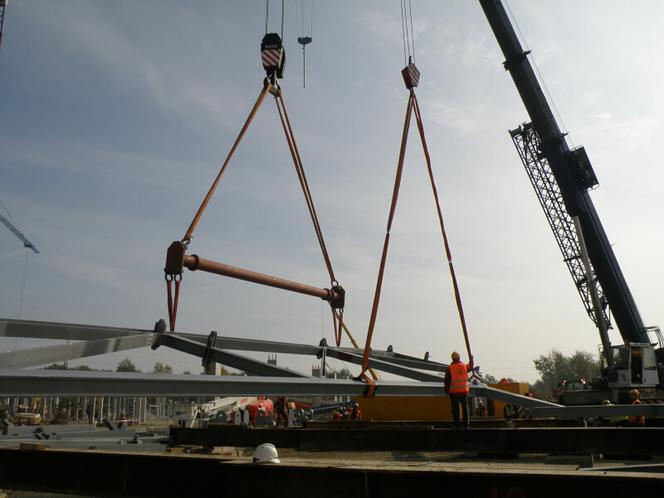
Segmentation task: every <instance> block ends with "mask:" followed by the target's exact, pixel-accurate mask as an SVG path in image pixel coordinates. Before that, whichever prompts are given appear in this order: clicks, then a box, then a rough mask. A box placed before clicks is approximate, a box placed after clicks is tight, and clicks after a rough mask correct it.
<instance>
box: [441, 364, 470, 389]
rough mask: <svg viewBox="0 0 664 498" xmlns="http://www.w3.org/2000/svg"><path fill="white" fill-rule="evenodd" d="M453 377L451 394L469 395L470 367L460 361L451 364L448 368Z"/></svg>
mask: <svg viewBox="0 0 664 498" xmlns="http://www.w3.org/2000/svg"><path fill="white" fill-rule="evenodd" d="M447 368H448V369H449V373H450V375H451V377H452V378H451V380H450V394H468V392H469V391H470V389H469V388H468V367H466V364H465V363H463V362H460V361H455V362H453V363H450V364H449V365H448V367H447Z"/></svg>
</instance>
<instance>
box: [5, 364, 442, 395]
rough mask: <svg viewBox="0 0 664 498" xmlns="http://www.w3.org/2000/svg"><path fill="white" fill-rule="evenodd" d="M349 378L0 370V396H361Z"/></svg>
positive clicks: (387, 388)
mask: <svg viewBox="0 0 664 498" xmlns="http://www.w3.org/2000/svg"><path fill="white" fill-rule="evenodd" d="M377 385H378V388H377V390H376V395H378V396H444V395H445V394H444V391H443V388H442V383H441V382H412V381H405V382H392V381H380V382H377ZM366 388H367V386H366V384H364V383H363V382H360V381H355V380H340V379H316V378H311V377H310V378H296V377H291V378H276V377H250V376H240V375H238V376H236V375H225V376H214V375H171V374H140V373H128V372H87V371H71V370H69V371H65V370H26V369H0V396H19V395H25V396H42V395H50V396H94V395H106V396H174V397H177V396H183V397H184V396H186V397H193V396H255V395H264V396H307V395H311V396H334V395H337V396H363V395H364V393H365V391H366Z"/></svg>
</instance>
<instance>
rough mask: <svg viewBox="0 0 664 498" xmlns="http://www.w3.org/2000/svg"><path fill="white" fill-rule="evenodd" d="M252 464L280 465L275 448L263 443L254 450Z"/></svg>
mask: <svg viewBox="0 0 664 498" xmlns="http://www.w3.org/2000/svg"><path fill="white" fill-rule="evenodd" d="M254 463H281V460H279V454H278V453H277V448H276V447H275V446H274V445H273V444H271V443H263V444H261V445H260V446H258V447H257V448H256V449H255V450H254Z"/></svg>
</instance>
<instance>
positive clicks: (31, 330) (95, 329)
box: [0, 319, 152, 341]
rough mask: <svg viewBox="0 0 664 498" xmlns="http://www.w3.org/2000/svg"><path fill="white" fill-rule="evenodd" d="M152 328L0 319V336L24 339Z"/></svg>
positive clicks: (74, 338) (99, 335)
mask: <svg viewBox="0 0 664 498" xmlns="http://www.w3.org/2000/svg"><path fill="white" fill-rule="evenodd" d="M151 332H152V330H141V329H125V328H118V327H100V326H99V325H81V324H76V323H58V322H39V321H35V320H8V319H0V336H5V337H19V338H26V339H59V340H71V341H87V340H90V339H110V338H113V337H124V336H128V335H137V334H147V333H151Z"/></svg>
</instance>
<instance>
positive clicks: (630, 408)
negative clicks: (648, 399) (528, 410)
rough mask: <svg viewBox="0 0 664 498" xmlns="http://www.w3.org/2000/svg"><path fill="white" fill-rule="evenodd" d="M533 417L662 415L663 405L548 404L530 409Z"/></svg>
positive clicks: (663, 411)
mask: <svg viewBox="0 0 664 498" xmlns="http://www.w3.org/2000/svg"><path fill="white" fill-rule="evenodd" d="M532 414H533V416H534V417H554V418H589V417H620V416H630V415H631V416H638V415H642V416H645V417H662V416H664V405H660V404H654V405H646V404H643V403H642V404H640V405H579V406H557V407H556V406H549V407H544V406H542V407H536V408H533V409H532Z"/></svg>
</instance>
